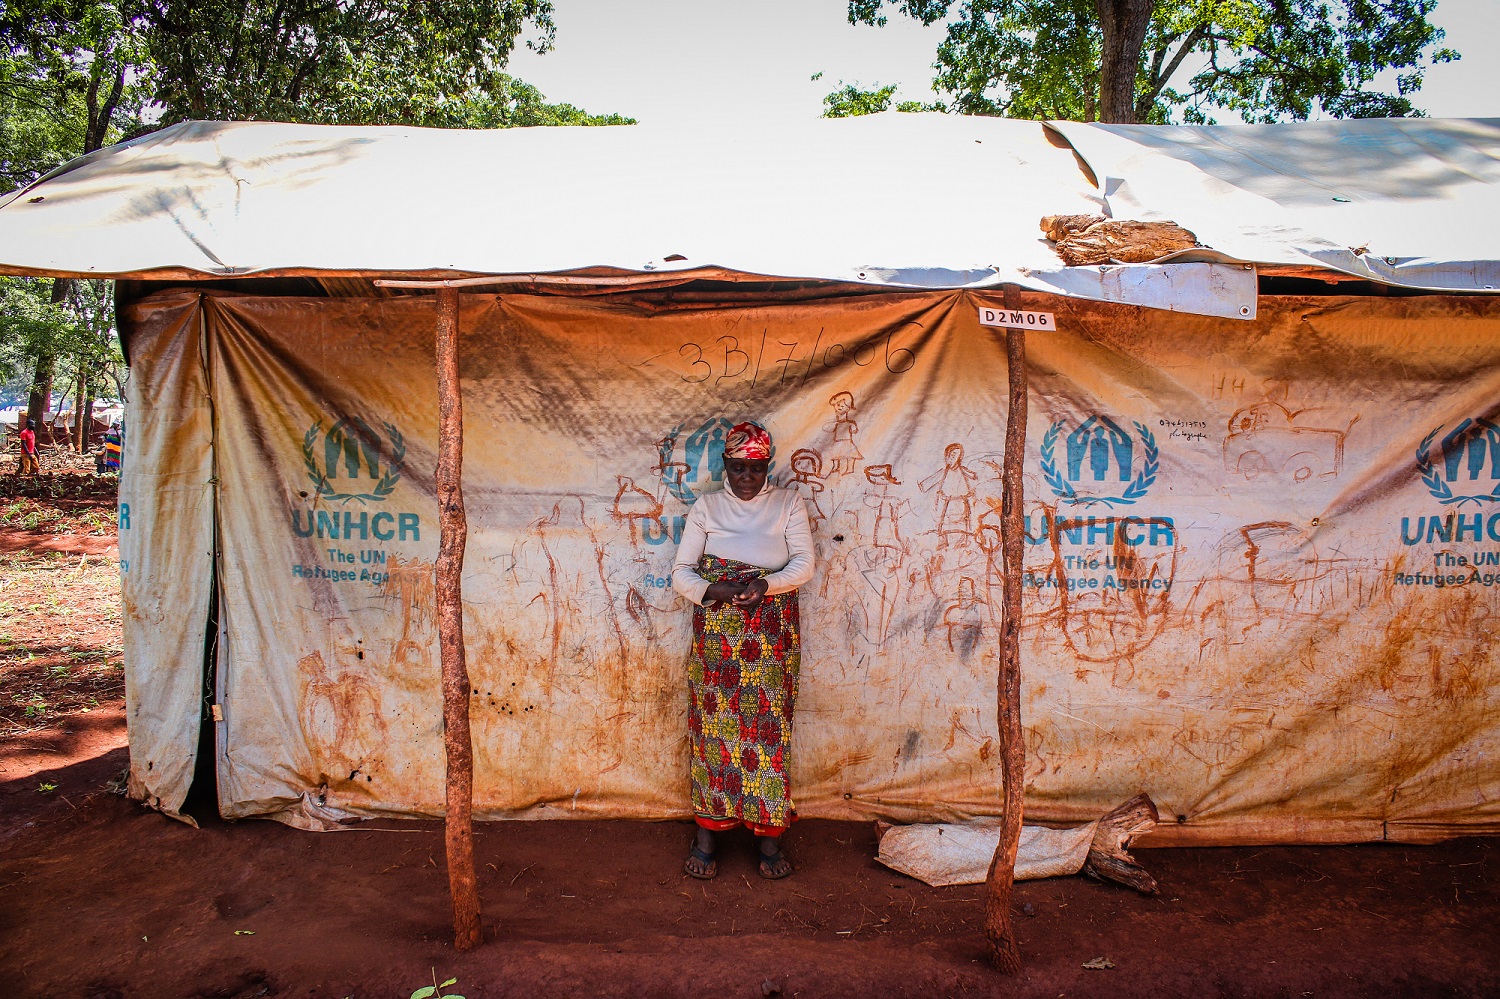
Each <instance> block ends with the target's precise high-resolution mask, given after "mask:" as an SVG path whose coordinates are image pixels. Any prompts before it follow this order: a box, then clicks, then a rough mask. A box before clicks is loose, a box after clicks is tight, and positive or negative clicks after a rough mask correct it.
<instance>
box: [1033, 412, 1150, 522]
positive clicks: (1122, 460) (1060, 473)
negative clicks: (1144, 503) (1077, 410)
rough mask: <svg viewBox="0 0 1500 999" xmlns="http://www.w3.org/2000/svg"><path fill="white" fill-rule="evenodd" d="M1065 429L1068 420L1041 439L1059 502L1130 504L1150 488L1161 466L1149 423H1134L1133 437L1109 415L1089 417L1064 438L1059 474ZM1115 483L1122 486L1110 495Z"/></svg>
mask: <svg viewBox="0 0 1500 999" xmlns="http://www.w3.org/2000/svg"><path fill="white" fill-rule="evenodd" d="M1066 425H1067V421H1066V420H1058V421H1057V422H1056V423H1054V424H1052V426H1051V427H1049V428H1048V430H1047V433H1046V434H1045V435H1044V436H1043V437H1042V447H1041V454H1042V475H1043V477H1044V478H1046V480H1047V485H1048V486H1049V487H1051V489H1052V492H1053V495H1055V496H1057V498H1058V499H1061V500H1064V501H1066V502H1068V503H1075V504H1078V505H1080V506H1093V505H1094V504H1096V503H1102V504H1104V505H1105V506H1110V507H1113V506H1116V505H1120V506H1128V505H1130V504H1133V503H1134V502H1135V501H1136V500H1138V499H1141V498H1142V497H1144V496H1145V495H1146V493H1147V492H1148V491H1149V490H1150V489H1151V485H1152V483H1154V482H1155V481H1156V473H1157V470H1158V467H1159V466H1158V462H1157V457H1158V451H1157V447H1156V437H1155V436H1153V435H1152V433H1151V431H1150V430H1149V429H1148V428H1147V427H1146V426H1145V424H1142V423H1132V424H1131V426H1132V427H1134V428H1135V431H1136V432H1135V435H1132V434H1130V433H1129V432H1128V431H1126V430H1125V429H1123V428H1122V427H1121V426H1120V425H1119V424H1118V423H1116V422H1115V421H1114V420H1112V419H1110V418H1109V417H1107V416H1100V415H1098V414H1095V415H1093V416H1090V417H1089V418H1088V419H1086V420H1084V421H1083V423H1081V424H1079V425H1078V427H1077V428H1076V429H1075V430H1073V432H1072V433H1070V434H1068V435H1067V437H1066V438H1064V449H1065V453H1064V467H1063V469H1062V470H1059V468H1058V465H1057V460H1056V448H1057V442H1058V437H1059V436H1060V435H1061V434H1062V431H1063V428H1064V427H1065V426H1066ZM1137 438H1139V445H1140V450H1139V455H1140V458H1141V459H1142V460H1141V462H1140V471H1139V472H1136V471H1135V467H1136V457H1137ZM1065 473H1066V474H1065ZM1115 483H1118V484H1119V485H1120V486H1122V487H1123V488H1121V489H1120V490H1119V492H1118V493H1112V492H1109V491H1108V490H1110V489H1111V486H1112V485H1113V484H1115ZM1080 490H1082V491H1080Z"/></svg>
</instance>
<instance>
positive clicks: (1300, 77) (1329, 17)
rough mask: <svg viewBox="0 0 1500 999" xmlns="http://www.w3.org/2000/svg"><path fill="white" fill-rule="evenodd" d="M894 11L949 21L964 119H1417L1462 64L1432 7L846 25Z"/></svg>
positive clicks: (860, 0) (1212, 7)
mask: <svg viewBox="0 0 1500 999" xmlns="http://www.w3.org/2000/svg"><path fill="white" fill-rule="evenodd" d="M888 7H890V8H894V9H895V10H896V11H897V12H898V13H899V14H900V15H904V16H908V17H912V18H915V19H917V20H919V21H921V22H922V23H923V24H933V23H936V22H938V21H947V22H948V33H947V37H946V38H945V39H944V40H943V42H942V43H941V44H940V45H939V47H938V51H937V60H936V62H935V64H934V68H935V69H936V70H937V77H936V79H935V80H934V85H935V86H936V87H937V88H938V89H939V90H941V91H943V92H945V93H946V94H948V95H951V105H952V107H953V109H954V110H956V111H959V112H961V113H964V114H983V115H1005V116H1007V117H1012V118H1061V119H1073V120H1081V121H1095V120H1102V121H1124V122H1155V123H1161V122H1168V121H1173V120H1182V121H1187V122H1193V123H1207V122H1211V121H1213V120H1214V119H1213V116H1214V115H1215V114H1218V113H1224V112H1227V113H1229V114H1231V115H1234V116H1237V117H1239V118H1242V119H1243V120H1245V121H1249V122H1269V121H1278V120H1283V119H1298V120H1301V119H1306V118H1308V117H1310V116H1312V115H1315V114H1320V113H1321V114H1326V115H1331V116H1334V117H1341V118H1343V117H1384V116H1404V115H1419V114H1421V111H1420V110H1419V109H1418V108H1417V107H1416V106H1415V105H1414V104H1413V103H1412V100H1411V97H1412V95H1413V94H1415V93H1416V92H1417V90H1418V89H1420V87H1421V85H1422V78H1423V74H1424V72H1425V71H1426V69H1427V68H1428V67H1429V66H1431V65H1432V64H1434V63H1440V62H1447V61H1449V60H1452V59H1457V58H1458V54H1457V53H1456V52H1454V51H1452V50H1451V49H1448V48H1444V47H1441V42H1442V40H1443V32H1442V30H1441V29H1439V28H1437V27H1434V26H1433V25H1432V24H1431V23H1430V21H1429V20H1428V18H1429V16H1430V15H1431V13H1432V11H1433V9H1434V8H1435V7H1436V0H1156V2H1154V3H1153V2H1152V0H850V3H849V21H850V23H854V24H859V23H864V24H874V25H883V24H885V23H886V9H887V8H888ZM1388 71H1391V72H1393V73H1394V86H1393V87H1392V88H1390V89H1388V90H1382V89H1380V88H1379V87H1377V86H1376V78H1377V77H1378V76H1380V75H1381V74H1384V73H1387V72H1388ZM831 96H832V95H830V97H831Z"/></svg>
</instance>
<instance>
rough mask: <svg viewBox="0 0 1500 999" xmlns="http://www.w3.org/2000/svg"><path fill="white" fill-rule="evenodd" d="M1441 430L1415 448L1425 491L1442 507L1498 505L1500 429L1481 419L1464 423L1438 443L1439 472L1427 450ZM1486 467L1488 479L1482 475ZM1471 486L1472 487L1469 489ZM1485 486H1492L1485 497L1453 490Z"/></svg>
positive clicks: (1430, 434) (1431, 434)
mask: <svg viewBox="0 0 1500 999" xmlns="http://www.w3.org/2000/svg"><path fill="white" fill-rule="evenodd" d="M1442 429H1443V427H1442V425H1439V426H1437V427H1435V428H1433V430H1432V432H1431V433H1429V434H1428V435H1427V436H1426V437H1423V438H1422V443H1420V444H1418V445H1417V472H1418V474H1420V475H1421V476H1422V484H1423V485H1425V486H1426V487H1427V491H1428V492H1430V493H1432V495H1433V497H1434V498H1435V499H1436V500H1437V501H1438V502H1440V503H1442V504H1443V505H1444V506H1448V505H1450V504H1457V505H1458V506H1463V505H1464V504H1465V503H1494V502H1500V426H1497V425H1496V424H1495V423H1494V422H1493V421H1491V420H1486V419H1483V418H1479V419H1473V420H1464V421H1463V422H1462V423H1460V424H1459V425H1458V426H1456V427H1454V428H1453V429H1452V430H1450V431H1449V432H1448V433H1447V434H1445V435H1444V436H1443V439H1442V441H1441V442H1440V443H1439V445H1438V447H1439V450H1440V452H1441V459H1442V467H1441V468H1439V467H1438V466H1437V465H1435V464H1434V462H1433V457H1434V456H1433V455H1432V454H1431V453H1430V450H1429V449H1430V448H1431V446H1432V441H1433V438H1435V437H1436V436H1437V435H1438V434H1439V433H1441V432H1442ZM1486 465H1488V467H1489V473H1488V475H1484V474H1482V473H1484V472H1485V467H1486ZM1471 482H1472V483H1474V485H1473V486H1468V485H1467V483H1471ZM1485 485H1489V486H1491V489H1490V491H1489V492H1487V493H1455V492H1454V488H1455V486H1457V487H1458V488H1460V489H1463V488H1471V489H1483V488H1484V486H1485Z"/></svg>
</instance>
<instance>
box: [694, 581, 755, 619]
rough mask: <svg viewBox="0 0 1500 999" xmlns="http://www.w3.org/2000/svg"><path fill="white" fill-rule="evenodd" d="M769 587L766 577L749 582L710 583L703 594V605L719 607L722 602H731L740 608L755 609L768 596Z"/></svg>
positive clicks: (730, 603) (732, 605) (733, 605)
mask: <svg viewBox="0 0 1500 999" xmlns="http://www.w3.org/2000/svg"><path fill="white" fill-rule="evenodd" d="M768 589H770V584H768V583H767V582H766V581H765V580H764V579H752V580H750V581H749V582H748V583H735V582H731V581H729V580H722V581H720V582H717V583H709V584H708V589H707V590H706V591H704V594H703V606H705V607H717V606H719V605H720V604H729V605H730V606H731V607H738V608H739V609H740V610H745V611H749V610H754V609H755V608H756V607H759V606H760V602H761V601H762V600H764V599H765V598H766V590H768Z"/></svg>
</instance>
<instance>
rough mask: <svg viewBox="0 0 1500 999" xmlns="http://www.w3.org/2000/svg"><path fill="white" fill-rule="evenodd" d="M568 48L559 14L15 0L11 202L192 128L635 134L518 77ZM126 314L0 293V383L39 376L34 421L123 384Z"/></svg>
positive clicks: (395, 5) (65, 295)
mask: <svg viewBox="0 0 1500 999" xmlns="http://www.w3.org/2000/svg"><path fill="white" fill-rule="evenodd" d="M553 35H554V27H553V23H552V3H551V0H443V2H442V3H436V2H430V0H232V2H231V0H3V2H0V190H3V191H9V190H13V189H15V188H18V187H23V186H25V185H27V184H29V183H31V182H32V181H34V180H35V179H36V178H37V177H39V176H41V175H42V174H43V173H45V172H46V171H48V170H51V169H52V168H54V167H56V166H58V165H60V164H61V163H63V162H65V161H67V160H69V159H71V158H72V157H74V156H77V155H79V154H82V153H88V152H92V151H94V150H96V149H99V148H101V147H102V146H104V145H105V144H106V143H109V142H114V141H117V140H119V139H121V138H127V137H130V136H133V135H137V134H141V133H144V132H147V131H150V130H152V129H155V128H160V127H162V126H165V125H171V124H174V123H176V122H179V121H183V120H185V119H227V120H256V119H261V120H278V121H292V122H308V123H317V124H360V125H392V124H410V125H426V126H434V127H444V128H502V127H509V126H516V125H614V124H630V123H632V119H629V118H624V117H621V116H619V115H602V116H601V115H591V114H589V113H587V112H585V111H582V110H580V109H578V108H575V107H573V106H571V105H568V104H549V103H548V102H547V101H546V99H545V98H544V97H543V96H542V94H541V93H540V92H539V91H538V90H537V89H536V88H535V87H533V86H531V85H529V84H527V83H524V82H522V81H520V80H517V79H515V78H514V77H511V76H509V75H508V74H506V73H505V72H504V69H505V65H506V61H507V59H508V58H509V56H510V53H511V51H512V50H513V48H514V46H515V45H517V44H518V43H522V42H524V44H527V45H529V46H531V47H533V48H536V49H541V50H545V49H547V48H549V47H551V45H552V41H553ZM111 301H112V298H111V292H110V290H109V287H108V283H107V282H74V281H65V280H58V281H56V282H39V281H36V280H34V279H3V280H0V376H13V375H14V374H16V372H17V371H18V370H20V369H24V368H30V370H31V372H32V377H31V382H30V384H31V386H32V391H31V399H30V403H29V409H30V412H31V415H32V416H33V417H38V418H39V417H40V415H41V411H42V410H43V409H44V408H45V407H46V405H47V402H46V400H47V397H48V395H49V393H50V391H51V386H52V385H53V384H54V380H57V379H65V380H64V381H58V384H60V385H67V384H72V385H75V386H87V388H86V391H87V392H90V393H91V392H95V391H96V390H97V389H98V388H100V387H102V386H103V384H104V376H105V375H110V376H113V375H114V374H115V373H116V371H117V367H116V364H117V358H118V349H117V347H114V346H112V344H113V343H114V341H113V340H112V324H113V319H112V313H111V311H110V303H111ZM101 324H102V325H101ZM75 391H77V390H76V389H75ZM79 394H83V393H79Z"/></svg>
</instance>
